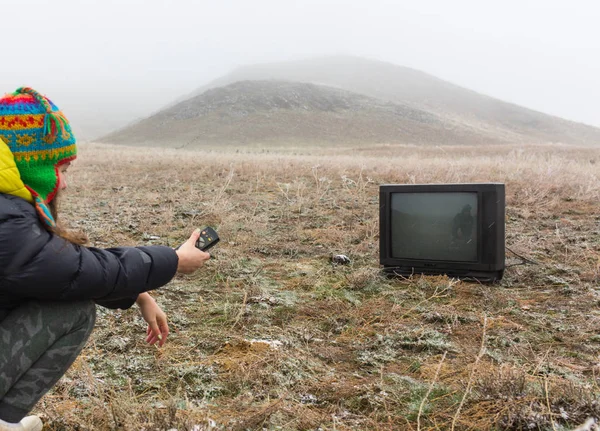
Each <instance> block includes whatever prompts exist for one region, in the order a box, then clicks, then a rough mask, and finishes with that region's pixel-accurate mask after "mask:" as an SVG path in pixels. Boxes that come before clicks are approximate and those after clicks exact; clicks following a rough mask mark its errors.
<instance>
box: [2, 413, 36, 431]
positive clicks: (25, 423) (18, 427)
mask: <svg viewBox="0 0 600 431" xmlns="http://www.w3.org/2000/svg"><path fill="white" fill-rule="evenodd" d="M43 427H44V424H43V423H42V420H41V419H40V418H39V417H37V416H27V417H26V418H23V420H22V421H21V422H19V423H17V424H11V423H8V422H4V421H3V420H2V419H0V431H42V428H43Z"/></svg>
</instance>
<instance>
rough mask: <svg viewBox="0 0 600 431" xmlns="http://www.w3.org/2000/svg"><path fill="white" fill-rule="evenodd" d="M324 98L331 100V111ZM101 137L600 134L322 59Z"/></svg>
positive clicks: (353, 61) (255, 73) (209, 88)
mask: <svg viewBox="0 0 600 431" xmlns="http://www.w3.org/2000/svg"><path fill="white" fill-rule="evenodd" d="M248 81H259V82H258V83H250V82H248ZM282 81H285V82H287V83H286V84H283V83H282ZM240 82H243V84H239V85H233V86H232V84H235V83H240ZM292 83H295V84H292ZM301 83H302V84H312V86H311V85H300V84H301ZM319 93H322V94H319ZM294 100H297V101H298V104H297V105H295V104H294V102H293V101H294ZM283 101H287V102H289V103H291V104H289V105H287V104H286V102H283ZM319 101H328V102H326V105H327V103H329V105H330V106H332V107H333V108H334V109H333V110H328V109H326V107H325V106H326V105H321V104H320V102H319ZM280 102H281V103H280ZM235 104H240V106H234V105H235ZM354 104H356V106H355V105H354ZM178 111H181V112H178ZM405 114H406V117H405V116H404V115H405ZM415 119H417V120H415ZM418 119H421V120H418ZM425 119H426V120H425ZM170 121H172V123H171V124H169V122H170ZM101 140H102V141H104V142H114V143H132V144H134V143H147V144H158V145H161V144H164V145H174V144H177V145H200V144H202V143H211V144H212V143H244V144H248V143H266V142H278V143H280V144H285V143H289V142H296V141H297V140H305V141H306V142H319V143H339V142H363V143H365V144H368V143H374V142H402V143H418V144H423V143H427V144H435V145H440V144H483V143H524V144H525V143H547V142H554V143H566V144H576V145H596V144H599V143H600V129H597V128H594V127H591V126H587V125H584V124H580V123H575V122H572V121H568V120H564V119H562V118H558V117H554V116H551V115H546V114H543V113H540V112H537V111H533V110H530V109H527V108H523V107H520V106H518V105H514V104H511V103H507V102H503V101H500V100H498V99H494V98H492V97H489V96H485V95H482V94H479V93H477V92H474V91H471V90H468V89H465V88H462V87H460V86H457V85H454V84H451V83H449V82H446V81H443V80H441V79H438V78H436V77H434V76H431V75H428V74H426V73H424V72H420V71H418V70H415V69H410V68H406V67H402V66H397V65H393V64H390V63H385V62H380V61H373V60H365V59H361V58H355V57H326V58H321V59H310V60H302V61H294V62H285V63H273V64H259V65H251V66H244V67H240V68H238V69H236V70H234V71H233V72H231V73H230V74H228V75H225V76H223V77H222V78H220V79H218V80H216V81H213V82H211V83H210V84H208V85H206V86H204V87H201V88H199V89H198V90H196V91H195V92H193V93H192V94H190V95H188V96H185V97H184V98H182V99H181V100H179V101H178V103H175V104H174V105H172V106H170V107H168V108H166V109H164V110H162V111H160V112H158V113H157V114H155V115H153V116H151V117H149V118H147V119H145V120H143V121H141V122H138V123H136V124H134V125H133V126H131V127H126V128H124V129H122V130H120V131H118V132H116V133H113V134H111V135H109V136H107V137H104V138H102V139H101Z"/></svg>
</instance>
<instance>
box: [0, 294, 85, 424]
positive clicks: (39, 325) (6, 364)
mask: <svg viewBox="0 0 600 431" xmlns="http://www.w3.org/2000/svg"><path fill="white" fill-rule="evenodd" d="M95 320H96V308H95V305H94V303H93V302H91V301H90V302H37V301H36V302H28V303H26V304H23V305H21V306H19V307H18V308H15V309H14V310H11V311H10V313H9V314H8V315H7V316H6V317H5V318H4V319H2V320H1V321H0V419H2V420H4V421H7V422H19V421H20V420H21V419H22V418H23V417H24V416H26V415H27V413H29V412H30V411H31V409H33V407H34V406H35V404H36V403H37V402H38V401H39V399H40V398H42V396H43V395H44V394H45V393H46V392H48V390H50V388H52V387H53V386H54V385H55V384H56V382H57V381H58V379H60V378H61V376H62V375H63V374H64V373H65V372H66V371H67V369H68V368H69V367H70V366H71V364H72V363H73V361H75V358H77V355H79V353H80V352H81V349H82V348H83V346H84V345H85V342H86V341H87V339H88V337H89V336H90V333H91V332H92V329H93V327H94V322H95Z"/></svg>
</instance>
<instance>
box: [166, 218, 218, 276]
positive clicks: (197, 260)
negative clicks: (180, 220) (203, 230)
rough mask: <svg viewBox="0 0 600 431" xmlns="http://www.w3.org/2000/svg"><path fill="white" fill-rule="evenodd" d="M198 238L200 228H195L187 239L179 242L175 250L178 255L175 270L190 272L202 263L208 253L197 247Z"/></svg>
mask: <svg viewBox="0 0 600 431" xmlns="http://www.w3.org/2000/svg"><path fill="white" fill-rule="evenodd" d="M199 238H200V229H196V230H195V231H194V232H193V233H192V235H191V236H190V237H189V239H188V240H187V241H186V242H184V243H183V244H181V246H180V247H179V248H177V250H176V251H175V252H176V253H177V256H178V257H179V264H178V265H177V272H181V273H182V274H192V273H193V272H195V271H196V270H197V269H199V268H200V267H202V265H204V262H206V261H207V260H208V259H210V254H208V253H206V252H204V251H202V250H200V249H198V248H197V247H196V242H198V239H199Z"/></svg>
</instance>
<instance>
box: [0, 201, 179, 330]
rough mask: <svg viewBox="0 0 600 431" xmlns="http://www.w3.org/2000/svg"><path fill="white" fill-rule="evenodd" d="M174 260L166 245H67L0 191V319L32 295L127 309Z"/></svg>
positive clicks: (166, 276) (162, 278) (163, 278)
mask: <svg viewBox="0 0 600 431" xmlns="http://www.w3.org/2000/svg"><path fill="white" fill-rule="evenodd" d="M177 263H178V258H177V254H176V253H175V251H174V250H173V249H172V248H170V247H164V246H149V247H118V248H109V249H99V248H94V247H83V246H78V245H74V244H71V243H70V242H68V241H65V240H64V239H62V238H60V237H59V236H57V235H54V234H51V233H49V232H48V231H47V230H46V229H44V227H43V226H42V224H41V222H40V220H39V219H38V216H37V213H36V211H35V208H34V207H33V205H31V204H30V203H28V202H27V201H25V200H23V199H21V198H19V197H16V196H12V195H7V194H1V193H0V321H1V320H2V318H3V315H6V314H7V311H8V310H9V309H12V308H14V307H16V306H18V305H19V304H20V303H23V302H26V301H28V300H32V299H36V300H52V301H77V300H93V301H95V302H96V303H97V304H99V305H102V306H104V307H108V308H129V307H131V306H132V305H133V303H134V302H135V300H136V298H137V296H138V295H139V294H140V293H142V292H146V291H148V290H153V289H156V288H159V287H161V286H163V285H165V284H167V283H168V282H169V281H170V280H171V279H172V278H173V276H174V275H175V272H176V271H177Z"/></svg>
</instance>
